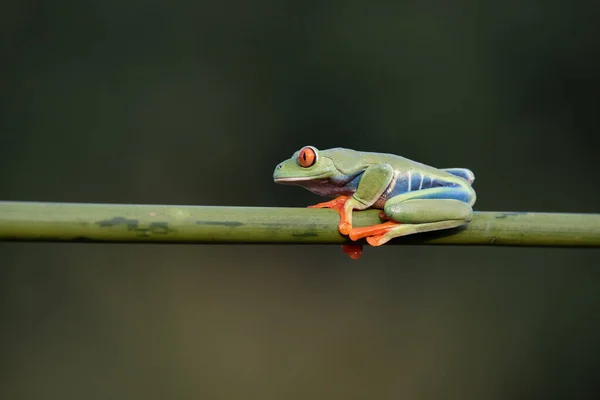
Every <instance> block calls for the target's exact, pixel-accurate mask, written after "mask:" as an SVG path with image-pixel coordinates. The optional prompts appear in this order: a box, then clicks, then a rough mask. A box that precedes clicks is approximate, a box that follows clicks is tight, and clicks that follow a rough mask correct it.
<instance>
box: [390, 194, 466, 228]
mask: <svg viewBox="0 0 600 400" xmlns="http://www.w3.org/2000/svg"><path fill="white" fill-rule="evenodd" d="M384 212H385V214H386V215H387V216H388V217H389V218H391V219H392V220H394V221H397V222H402V223H404V224H424V223H430V222H441V221H457V222H460V223H459V225H460V224H462V223H465V222H468V221H470V220H471V218H472V214H473V209H472V208H471V206H469V204H467V203H465V202H463V201H460V200H453V199H414V200H404V199H402V198H401V197H400V196H399V197H397V198H391V199H389V200H388V201H387V202H386V203H385V206H384ZM452 225H454V224H452Z"/></svg>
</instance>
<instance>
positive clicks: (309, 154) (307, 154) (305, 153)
mask: <svg viewBox="0 0 600 400" xmlns="http://www.w3.org/2000/svg"><path fill="white" fill-rule="evenodd" d="M316 162H317V152H316V150H315V148H314V147H312V146H305V147H303V148H302V149H301V150H300V153H299V154H298V163H299V164H300V166H301V167H304V168H308V167H312V166H313V165H315V163H316Z"/></svg>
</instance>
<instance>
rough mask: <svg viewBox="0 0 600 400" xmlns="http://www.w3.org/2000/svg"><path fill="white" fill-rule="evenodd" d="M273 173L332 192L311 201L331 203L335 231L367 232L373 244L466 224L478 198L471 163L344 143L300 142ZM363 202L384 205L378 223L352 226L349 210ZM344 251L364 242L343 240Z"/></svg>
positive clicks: (353, 251)
mask: <svg viewBox="0 0 600 400" xmlns="http://www.w3.org/2000/svg"><path fill="white" fill-rule="evenodd" d="M273 179H274V181H275V182H276V183H281V184H288V185H297V186H301V187H303V188H305V189H308V190H309V191H311V192H313V193H315V194H318V195H320V196H326V197H333V198H334V199H333V200H331V201H327V202H324V203H319V204H316V205H313V206H309V207H310V208H332V209H335V210H336V211H337V212H338V213H339V214H340V222H339V225H338V230H339V232H340V233H341V234H342V235H348V236H349V237H350V239H351V240H352V241H357V240H359V239H362V238H366V240H367V242H368V243H369V244H370V245H371V246H381V245H382V244H384V243H386V242H388V241H389V240H390V239H393V238H395V237H399V236H405V235H411V234H414V233H419V232H429V231H436V230H441V229H449V228H455V227H458V226H461V225H465V224H468V223H469V222H470V221H471V218H472V215H473V209H472V206H473V204H475V200H476V195H475V191H474V190H473V188H472V187H471V185H472V183H473V181H474V180H475V175H474V174H473V172H471V171H470V170H469V169H466V168H445V169H438V168H434V167H430V166H428V165H425V164H422V163H419V162H416V161H412V160H409V159H407V158H404V157H401V156H397V155H394V154H383V153H371V152H362V151H355V150H350V149H344V148H333V149H328V150H317V149H316V148H315V147H313V146H304V147H303V148H302V149H300V150H299V151H297V152H295V153H294V154H293V155H292V157H291V158H290V159H288V160H285V161H283V162H281V163H280V164H278V165H277V167H276V168H275V171H274V173H273ZM367 208H376V209H380V210H383V212H381V213H380V214H379V216H380V218H381V219H382V220H383V221H382V223H381V224H377V225H372V226H367V227H360V228H354V227H352V211H353V210H365V209H367ZM344 251H345V252H346V253H347V254H348V255H349V256H350V257H352V258H359V257H360V255H361V254H362V245H360V244H355V245H346V246H345V247H344Z"/></svg>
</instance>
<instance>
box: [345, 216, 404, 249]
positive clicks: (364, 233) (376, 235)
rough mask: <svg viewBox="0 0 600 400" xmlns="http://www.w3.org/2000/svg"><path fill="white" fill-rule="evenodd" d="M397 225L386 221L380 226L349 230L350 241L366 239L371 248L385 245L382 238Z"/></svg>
mask: <svg viewBox="0 0 600 400" xmlns="http://www.w3.org/2000/svg"><path fill="white" fill-rule="evenodd" d="M398 225H400V223H399V222H395V221H387V222H384V223H382V224H377V225H371V226H365V227H362V228H352V230H350V239H352V240H358V239H362V238H365V237H366V238H367V242H368V243H369V244H370V245H371V246H381V245H382V244H383V243H385V242H384V241H383V236H384V235H385V234H386V233H388V232H389V231H391V230H392V229H393V228H395V227H396V226H398Z"/></svg>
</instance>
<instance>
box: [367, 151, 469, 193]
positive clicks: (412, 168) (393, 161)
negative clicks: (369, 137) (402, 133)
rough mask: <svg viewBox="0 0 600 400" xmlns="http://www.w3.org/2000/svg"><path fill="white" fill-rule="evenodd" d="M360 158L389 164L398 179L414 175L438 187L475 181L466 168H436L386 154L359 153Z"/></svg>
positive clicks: (371, 162)
mask: <svg viewBox="0 0 600 400" xmlns="http://www.w3.org/2000/svg"><path fill="white" fill-rule="evenodd" d="M361 157H362V158H363V159H364V160H365V161H366V162H367V163H368V164H382V163H385V164H389V165H391V166H392V168H394V170H395V171H396V175H398V177H401V176H407V175H408V174H411V175H414V177H415V178H418V179H420V176H423V179H429V180H432V179H433V180H434V181H437V182H438V186H445V185H444V183H448V184H449V186H452V185H453V184H459V185H460V184H462V183H464V181H466V182H467V183H468V184H469V185H470V184H471V183H472V182H473V181H474V180H475V176H474V174H473V172H471V171H470V170H469V169H467V168H436V167H432V166H430V165H427V164H423V163H420V162H418V161H413V160H410V159H408V158H406V157H402V156H399V155H396V154H387V153H367V152H361Z"/></svg>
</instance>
